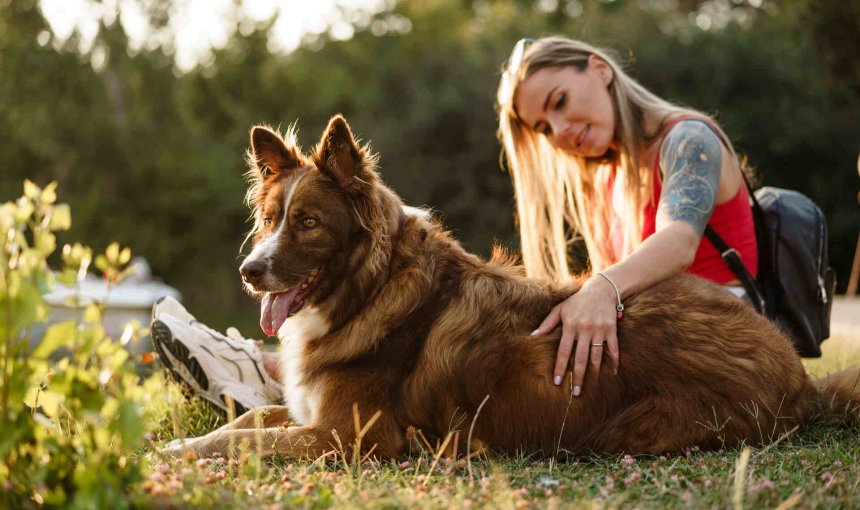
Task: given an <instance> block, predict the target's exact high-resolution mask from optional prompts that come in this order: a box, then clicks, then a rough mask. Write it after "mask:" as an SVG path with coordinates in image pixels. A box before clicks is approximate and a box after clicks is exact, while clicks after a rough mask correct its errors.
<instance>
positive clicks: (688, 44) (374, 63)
mask: <svg viewBox="0 0 860 510" xmlns="http://www.w3.org/2000/svg"><path fill="white" fill-rule="evenodd" d="M850 4H851V6H852V7H846V8H845V9H846V10H844V11H841V10H840V9H841V7H840V6H845V5H846V4H845V3H842V2H836V1H835V0H820V1H816V2H812V0H790V1H786V2H780V3H776V2H773V1H772V0H760V1H747V0H638V1H636V2H633V1H621V0H600V1H598V0H588V1H586V0H537V1H533V0H514V1H503V0H425V1H419V0H403V1H400V2H397V3H393V4H392V7H391V8H390V9H388V10H386V11H384V12H380V13H376V14H370V13H364V14H362V15H355V14H356V13H355V12H352V11H349V10H344V12H343V18H344V19H349V20H353V21H354V22H355V26H354V29H355V33H354V36H353V37H351V38H350V39H349V40H338V39H337V38H336V37H334V36H333V35H331V34H330V33H323V34H308V35H306V36H305V39H304V42H303V44H302V46H301V47H300V48H298V49H297V50H295V51H293V52H291V53H289V54H276V53H272V52H270V51H269V49H268V48H269V44H268V41H269V32H270V31H271V30H272V26H273V25H274V23H275V20H274V19H272V20H268V21H266V22H262V23H257V24H256V25H252V28H253V29H251V30H249V29H248V26H249V23H250V21H249V20H247V19H243V18H242V15H241V13H240V10H239V9H238V8H236V9H235V12H234V19H233V22H234V23H235V26H236V30H234V31H233V33H232V35H231V36H230V41H229V44H228V45H227V46H226V47H225V48H223V49H220V50H214V51H213V54H212V58H211V59H207V60H206V61H205V62H203V63H201V64H200V65H199V66H198V67H197V68H195V69H193V70H192V71H190V72H188V73H181V72H178V71H177V70H176V69H175V64H174V60H173V53H172V52H173V48H172V46H171V44H170V43H169V42H164V41H167V40H168V39H167V38H165V37H164V34H165V31H168V30H169V26H168V23H167V21H168V13H169V12H170V6H171V2H170V1H168V0H138V1H137V4H135V5H137V6H138V7H140V8H142V9H143V11H144V12H145V13H146V14H147V16H148V19H149V24H150V25H151V26H152V27H153V30H154V32H153V34H154V35H153V37H155V38H156V40H157V41H162V42H161V43H159V44H146V45H144V48H143V49H141V50H139V51H137V52H136V53H134V54H130V52H129V51H128V48H127V47H128V38H127V37H126V34H125V32H124V31H123V28H122V26H121V24H120V23H119V22H118V21H117V19H121V17H119V16H117V17H115V19H105V20H102V21H101V23H100V30H99V34H98V36H97V37H96V40H95V42H94V43H93V46H92V49H89V50H88V51H87V52H85V53H84V54H81V51H80V41H79V38H78V37H77V36H73V37H72V38H71V39H70V40H68V41H64V42H60V41H57V40H56V37H55V35H54V34H52V33H51V31H50V28H49V27H48V26H47V25H46V23H45V21H44V19H43V18H42V15H41V13H40V12H39V10H38V6H37V4H36V3H35V1H33V0H16V1H11V0H0V76H3V77H4V79H3V80H0V136H2V137H3V139H4V143H3V144H0V165H2V167H0V168H2V172H0V200H6V199H9V198H12V197H15V196H17V195H18V193H19V191H20V182H21V180H22V179H23V178H24V177H30V178H32V179H34V180H36V181H38V182H39V183H40V184H45V183H46V182H47V181H49V180H58V181H59V183H60V187H61V190H62V192H63V196H64V197H65V198H66V199H67V200H68V201H69V202H70V203H71V205H72V208H73V210H74V211H75V224H74V226H73V229H72V231H70V232H69V234H68V235H69V237H70V238H75V239H83V240H85V241H86V242H87V243H89V244H93V245H95V246H99V245H102V244H107V242H109V241H112V240H117V241H120V242H121V243H122V244H123V245H128V246H130V247H131V248H132V249H133V250H134V251H135V252H136V253H142V254H144V255H145V256H146V257H147V258H148V259H149V260H150V263H151V265H152V267H153V269H154V272H155V274H158V275H160V276H162V277H164V278H165V279H166V280H167V281H168V282H169V283H171V284H173V285H175V286H177V287H179V288H180V289H181V290H182V292H183V293H184V295H185V297H186V300H187V301H189V305H190V306H191V308H192V309H193V310H194V311H195V313H197V314H198V315H199V316H200V318H201V319H202V320H205V321H207V322H211V323H212V324H213V325H215V326H218V327H224V326H226V325H228V324H236V323H238V324H240V325H242V326H244V327H245V329H246V330H247V331H248V332H249V333H250V332H252V331H256V328H255V327H254V324H255V322H256V320H255V318H254V315H255V313H254V312H253V311H252V309H253V308H254V305H253V303H252V302H251V301H250V300H249V299H247V298H245V297H244V296H243V295H242V293H241V290H240V285H239V279H238V277H237V275H236V266H237V265H238V261H237V257H238V255H239V246H240V244H241V241H242V237H243V233H244V232H245V231H246V230H247V228H248V225H247V224H245V219H246V218H247V215H248V210H247V209H246V207H245V206H244V205H243V203H242V200H243V196H244V189H245V185H244V183H243V179H242V173H243V171H244V163H243V161H242V158H243V153H244V150H245V149H246V148H247V145H248V132H249V128H250V127H251V126H252V125H254V124H258V123H268V124H272V125H274V126H280V127H281V128H282V129H285V128H286V127H287V126H288V125H289V124H291V123H293V122H298V125H299V126H300V128H301V132H300V139H301V141H302V143H303V144H304V145H305V147H306V149H308V150H309V149H310V148H312V147H313V145H314V144H315V143H316V141H317V137H318V136H319V133H320V131H321V130H322V128H323V127H324V126H325V123H326V121H327V120H328V118H329V117H330V116H331V115H333V114H334V113H337V112H342V113H344V114H345V115H346V116H347V118H348V119H349V121H350V123H351V124H352V126H353V128H354V130H355V131H356V133H357V134H358V135H359V136H361V137H362V138H363V139H365V140H368V141H372V142H373V146H374V148H375V150H377V151H378V152H379V153H380V154H381V156H382V159H381V165H382V173H383V177H384V178H385V180H386V181H387V182H388V183H389V184H390V185H392V186H393V187H394V188H395V189H396V190H397V191H398V193H400V194H401V195H402V196H403V197H404V199H405V200H406V201H407V202H408V203H410V204H412V205H426V206H430V207H432V208H434V209H435V210H437V211H438V213H439V214H440V216H442V217H443V218H444V221H445V223H446V224H447V225H448V226H449V227H451V228H452V229H453V230H454V232H455V233H456V235H457V237H459V238H460V239H461V240H463V242H464V244H465V245H466V246H467V248H468V249H470V250H472V251H475V252H478V253H482V254H485V255H486V254H488V253H489V250H490V246H491V244H492V243H493V242H494V241H499V242H501V243H503V244H507V245H509V246H511V247H512V248H517V234H516V230H515V224H514V204H513V193H512V189H511V185H510V183H509V177H508V176H507V175H506V174H505V173H503V172H502V171H500V167H499V156H500V147H499V144H498V141H497V140H496V135H495V131H496V115H495V112H494V98H495V91H496V86H497V83H498V79H499V76H500V66H501V64H502V62H503V61H504V60H505V58H507V56H508V53H509V52H510V49H511V47H512V46H513V44H514V42H515V41H516V40H517V39H519V38H521V37H523V36H537V35H545V34H553V33H559V34H563V35H567V36H571V37H579V38H583V39H586V40H588V41H590V42H592V43H595V44H598V45H602V46H606V47H609V48H612V49H614V50H615V51H616V52H617V54H618V55H619V56H620V58H621V60H622V62H625V64H626V65H627V66H628V67H629V68H630V70H631V72H632V73H633V74H634V76H636V77H638V79H639V80H640V81H641V82H642V83H643V84H645V85H646V86H647V87H649V88H650V89H652V90H653V91H654V92H656V93H658V94H660V95H661V96H663V97H666V98H667V99H672V100H676V101H679V102H681V103H685V104H688V105H690V106H693V107H696V108H700V109H702V110H704V111H708V112H714V113H717V115H718V118H719V120H720V121H721V122H723V123H724V124H725V126H726V128H727V131H728V132H729V134H730V136H732V137H733V138H734V139H735V140H736V142H737V145H738V147H739V149H741V150H742V151H743V152H744V153H745V154H747V155H748V156H749V159H750V161H751V163H752V164H753V165H754V166H755V167H756V168H757V169H758V172H759V175H760V176H761V178H762V180H763V181H764V182H765V183H767V184H774V185H780V186H786V187H791V188H795V189H798V190H800V191H803V192H805V193H807V194H809V195H810V196H812V197H813V198H814V199H815V200H816V201H817V202H818V203H820V204H822V206H823V208H824V210H825V212H826V213H827V215H828V219H829V222H830V226H831V235H832V237H831V238H832V243H833V249H832V259H833V263H834V265H835V267H836V268H837V270H838V272H839V274H840V281H841V282H844V280H845V276H846V275H847V273H848V268H849V264H850V258H851V253H850V251H851V250H850V246H853V244H852V243H853V242H854V238H855V237H856V232H857V230H858V229H860V219H858V217H857V214H856V205H855V197H854V195H855V193H856V188H857V183H856V174H855V173H854V170H853V168H854V161H855V160H856V157H857V152H858V150H860V147H858V144H857V140H858V139H860V125H858V124H857V122H856V119H857V118H858V116H860V98H858V95H857V93H856V91H857V86H858V85H857V84H858V81H857V65H856V62H854V60H852V58H853V57H854V56H855V55H856V54H857V46H856V41H858V40H860V37H854V38H853V39H852V37H851V34H852V32H853V31H855V30H856V26H857V19H858V16H857V13H856V6H855V3H850ZM127 5H131V4H127V3H120V4H119V8H120V9H123V8H126V7H125V6H127ZM813 6H814V8H813ZM840 16H842V17H844V18H847V19H837V18H840ZM852 23H853V24H852ZM240 26H244V27H245V28H244V29H243V30H239V29H238V28H239V27H240ZM831 27H833V29H832V30H831ZM152 48H154V49H152ZM6 77H9V79H6ZM852 91H853V92H852ZM846 246H847V247H849V248H845V249H841V248H840V247H846ZM843 285H844V283H843ZM248 328H254V329H250V330H249V329H248Z"/></svg>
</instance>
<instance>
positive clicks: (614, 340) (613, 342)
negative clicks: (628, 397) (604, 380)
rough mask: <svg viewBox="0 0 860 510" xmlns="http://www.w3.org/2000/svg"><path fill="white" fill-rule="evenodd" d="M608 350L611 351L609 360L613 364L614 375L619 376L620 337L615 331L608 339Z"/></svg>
mask: <svg viewBox="0 0 860 510" xmlns="http://www.w3.org/2000/svg"><path fill="white" fill-rule="evenodd" d="M606 350H608V351H609V360H610V361H611V362H612V364H611V366H612V373H613V374H616V375H617V374H618V365H619V361H620V360H619V355H618V354H619V349H618V336H617V334H616V332H615V331H612V333H610V334H609V336H607V337H606Z"/></svg>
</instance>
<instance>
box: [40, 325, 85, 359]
mask: <svg viewBox="0 0 860 510" xmlns="http://www.w3.org/2000/svg"><path fill="white" fill-rule="evenodd" d="M75 335H77V325H76V324H75V321H66V322H60V323H57V324H52V325H51V326H50V327H48V329H47V331H45V336H43V337H42V340H41V342H39V345H38V346H37V347H36V348H35V349H34V350H33V357H35V358H37V359H47V358H48V357H49V356H50V355H51V354H53V352H54V351H56V350H57V349H59V348H60V347H66V346H70V345H72V342H73V341H74V338H75Z"/></svg>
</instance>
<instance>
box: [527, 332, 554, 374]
mask: <svg viewBox="0 0 860 510" xmlns="http://www.w3.org/2000/svg"><path fill="white" fill-rule="evenodd" d="M538 331H540V328H537V329H536V330H534V331H532V334H531V336H535V335H537V334H538ZM556 384H558V383H556Z"/></svg>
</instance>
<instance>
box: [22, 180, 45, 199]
mask: <svg viewBox="0 0 860 510" xmlns="http://www.w3.org/2000/svg"><path fill="white" fill-rule="evenodd" d="M41 195H42V190H40V189H39V187H38V186H36V184H35V183H33V181H31V180H30V179H25V180H24V196H25V197H27V198H29V199H30V200H38V199H39V197H41Z"/></svg>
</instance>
